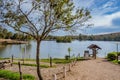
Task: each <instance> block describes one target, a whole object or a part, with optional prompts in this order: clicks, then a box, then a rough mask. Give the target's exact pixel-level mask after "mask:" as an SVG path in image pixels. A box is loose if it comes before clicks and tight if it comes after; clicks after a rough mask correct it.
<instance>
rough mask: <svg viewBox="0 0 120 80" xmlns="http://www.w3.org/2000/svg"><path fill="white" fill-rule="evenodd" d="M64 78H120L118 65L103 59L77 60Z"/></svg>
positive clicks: (80, 79) (79, 79)
mask: <svg viewBox="0 0 120 80" xmlns="http://www.w3.org/2000/svg"><path fill="white" fill-rule="evenodd" d="M66 80H120V66H119V65H115V64H112V63H110V62H108V61H106V60H105V59H97V60H87V61H82V62H78V63H77V64H76V66H74V67H73V68H72V71H71V72H70V73H68V74H67V78H66Z"/></svg>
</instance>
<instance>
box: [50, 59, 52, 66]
mask: <svg viewBox="0 0 120 80" xmlns="http://www.w3.org/2000/svg"><path fill="white" fill-rule="evenodd" d="M50 67H52V57H50Z"/></svg>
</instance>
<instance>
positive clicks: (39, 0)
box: [1, 0, 91, 80]
mask: <svg viewBox="0 0 120 80" xmlns="http://www.w3.org/2000/svg"><path fill="white" fill-rule="evenodd" d="M2 3H4V4H2V5H1V6H2V9H3V8H4V11H3V12H1V15H3V18H1V19H2V20H1V22H2V23H5V24H7V25H8V26H9V27H12V28H13V29H14V30H16V31H19V32H22V33H25V34H27V35H30V36H32V37H33V38H34V39H35V40H36V42H37V48H36V64H37V74H38V77H39V80H43V79H42V76H41V71H40V61H39V56H40V44H41V41H42V40H44V39H45V38H46V37H47V36H48V35H49V34H50V33H53V32H55V31H58V30H63V31H71V32H74V31H75V30H76V29H78V28H79V27H81V26H83V25H84V24H85V22H86V21H87V20H88V19H89V18H91V16H90V12H89V11H88V10H87V9H79V8H78V9H76V7H75V6H74V4H73V1H72V0H2ZM26 5H27V6H28V5H29V7H26Z"/></svg>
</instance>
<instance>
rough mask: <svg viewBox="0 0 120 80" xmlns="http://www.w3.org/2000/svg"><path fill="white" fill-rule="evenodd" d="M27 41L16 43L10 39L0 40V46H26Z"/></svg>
mask: <svg viewBox="0 0 120 80" xmlns="http://www.w3.org/2000/svg"><path fill="white" fill-rule="evenodd" d="M27 43H28V42H27V41H17V40H11V39H0V44H27Z"/></svg>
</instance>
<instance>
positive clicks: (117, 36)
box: [78, 33, 120, 41]
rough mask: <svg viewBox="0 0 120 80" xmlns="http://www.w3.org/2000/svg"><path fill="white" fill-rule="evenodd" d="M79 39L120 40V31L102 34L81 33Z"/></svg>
mask: <svg viewBox="0 0 120 80" xmlns="http://www.w3.org/2000/svg"><path fill="white" fill-rule="evenodd" d="M78 40H91V41H93V40H94V41H120V33H111V34H102V35H89V36H88V35H81V34H80V35H79V37H78Z"/></svg>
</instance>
